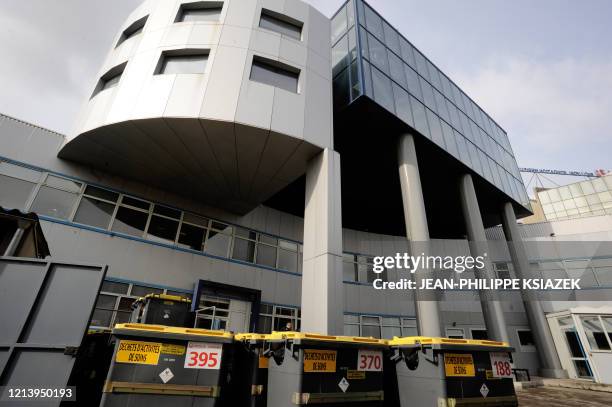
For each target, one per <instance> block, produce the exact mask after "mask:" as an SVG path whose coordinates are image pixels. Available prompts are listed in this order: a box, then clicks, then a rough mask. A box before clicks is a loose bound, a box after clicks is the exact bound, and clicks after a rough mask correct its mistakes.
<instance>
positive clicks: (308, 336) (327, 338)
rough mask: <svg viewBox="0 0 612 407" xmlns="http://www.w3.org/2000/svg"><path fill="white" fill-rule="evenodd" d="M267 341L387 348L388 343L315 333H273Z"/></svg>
mask: <svg viewBox="0 0 612 407" xmlns="http://www.w3.org/2000/svg"><path fill="white" fill-rule="evenodd" d="M264 339H265V340H268V341H284V340H288V339H289V340H293V341H296V340H301V341H309V342H316V341H320V342H336V343H337V342H342V343H353V344H364V345H374V346H387V345H388V343H387V342H388V341H387V340H386V339H377V338H373V337H362V336H334V335H322V334H315V333H305V332H278V331H273V332H272V333H271V334H269V335H265V338H264Z"/></svg>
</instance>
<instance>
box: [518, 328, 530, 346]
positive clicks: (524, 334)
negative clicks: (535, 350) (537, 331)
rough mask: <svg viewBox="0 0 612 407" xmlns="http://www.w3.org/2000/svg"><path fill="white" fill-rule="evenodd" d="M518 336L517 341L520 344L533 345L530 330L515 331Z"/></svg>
mask: <svg viewBox="0 0 612 407" xmlns="http://www.w3.org/2000/svg"><path fill="white" fill-rule="evenodd" d="M516 333H517V334H518V338H519V343H520V344H521V346H535V341H534V340H533V335H532V334H531V331H527V330H525V331H516Z"/></svg>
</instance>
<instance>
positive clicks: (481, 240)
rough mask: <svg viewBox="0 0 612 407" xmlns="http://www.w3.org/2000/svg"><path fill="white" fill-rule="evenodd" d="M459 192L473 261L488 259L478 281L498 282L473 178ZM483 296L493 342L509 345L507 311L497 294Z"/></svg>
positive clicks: (465, 180)
mask: <svg viewBox="0 0 612 407" xmlns="http://www.w3.org/2000/svg"><path fill="white" fill-rule="evenodd" d="M459 191H460V196H461V208H462V209H463V218H464V220H465V228H466V231H467V237H468V241H469V244H470V252H471V254H472V256H473V257H477V256H483V257H484V258H485V267H484V268H483V269H482V270H477V271H476V273H475V274H476V277H477V278H484V279H490V278H495V274H494V273H493V264H492V263H491V260H490V259H489V257H488V256H485V255H486V254H488V251H489V247H488V244H487V236H486V235H485V230H484V225H483V223H482V217H481V216H480V207H479V205H478V198H477V197H476V190H475V189H474V181H473V180H472V176H471V175H470V174H464V175H462V176H461V178H460V180H459ZM479 295H480V305H481V307H482V314H483V317H484V320H485V325H486V327H487V334H488V337H489V339H493V340H496V341H504V342H509V341H510V338H509V337H508V331H507V329H506V319H505V317H504V310H503V308H502V304H501V302H500V301H499V298H498V295H497V293H495V292H492V291H490V290H489V291H487V290H481V291H480V292H479Z"/></svg>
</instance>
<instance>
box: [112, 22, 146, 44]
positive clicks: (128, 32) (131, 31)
mask: <svg viewBox="0 0 612 407" xmlns="http://www.w3.org/2000/svg"><path fill="white" fill-rule="evenodd" d="M148 18H149V16H148V15H146V16H144V17H142V18H140V19H138V20H136V21H134V22H133V23H132V24H130V26H129V27H128V28H126V29H125V30H123V32H122V33H121V37H119V41H117V45H116V46H115V48H116V47H118V46H119V45H121V44H123V43H124V42H125V41H126V40H128V39H130V38H132V37H134V36H136V35H138V34H140V33H141V32H142V30H143V29H144V26H145V24H146V23H147V19H148Z"/></svg>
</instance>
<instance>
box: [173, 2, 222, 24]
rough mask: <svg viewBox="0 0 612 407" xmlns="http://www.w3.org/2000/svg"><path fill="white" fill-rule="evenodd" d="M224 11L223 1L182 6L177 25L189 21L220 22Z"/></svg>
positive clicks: (176, 21) (177, 17)
mask: <svg viewBox="0 0 612 407" xmlns="http://www.w3.org/2000/svg"><path fill="white" fill-rule="evenodd" d="M221 10H223V2H222V1H194V2H191V3H184V4H181V7H180V8H179V11H178V14H177V15H176V19H175V21H174V22H175V23H180V22H184V21H185V22H189V21H219V19H220V17H221Z"/></svg>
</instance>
